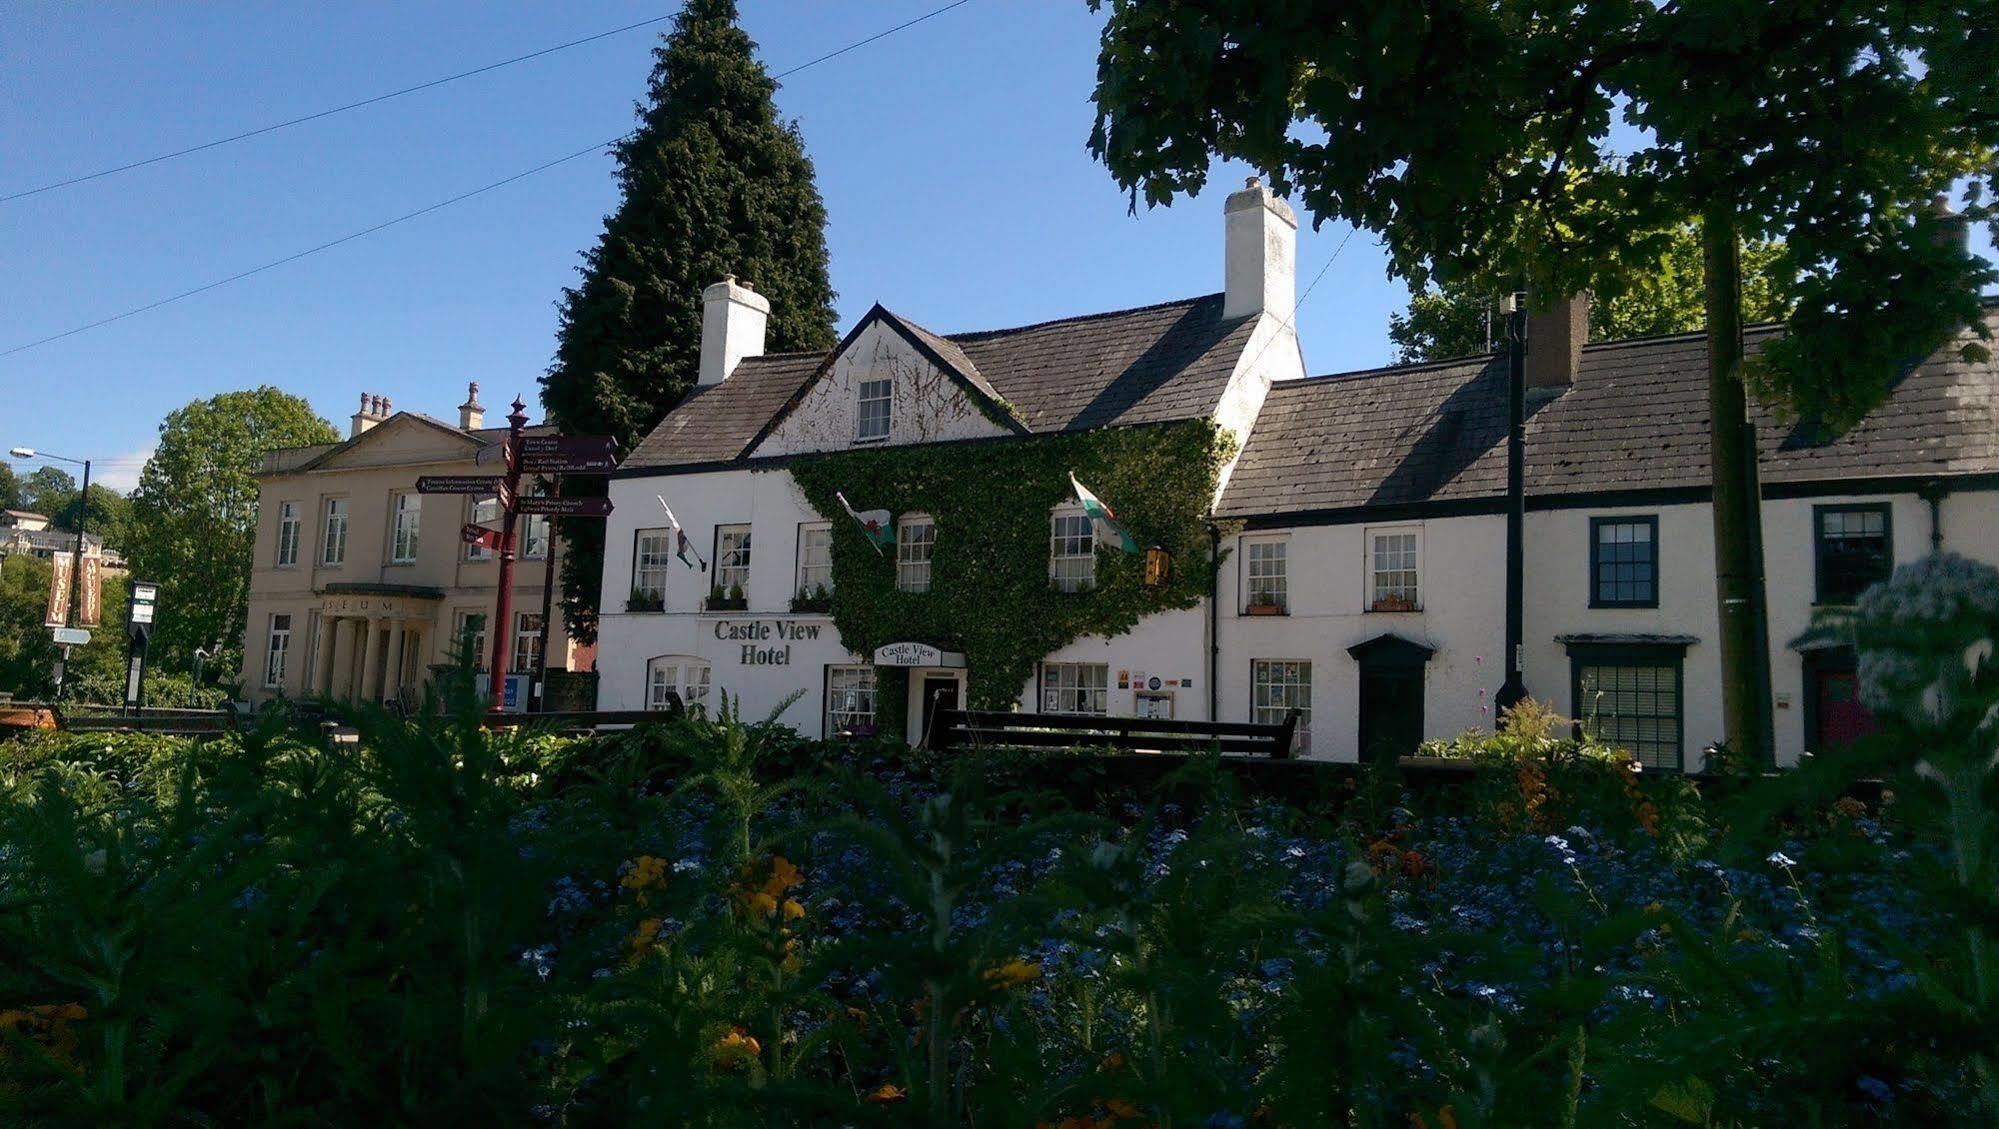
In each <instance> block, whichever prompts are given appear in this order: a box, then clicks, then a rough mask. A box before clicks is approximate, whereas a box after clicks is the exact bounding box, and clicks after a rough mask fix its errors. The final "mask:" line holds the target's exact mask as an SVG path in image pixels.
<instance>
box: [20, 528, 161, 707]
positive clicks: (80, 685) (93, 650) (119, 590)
mask: <svg viewBox="0 0 1999 1129" xmlns="http://www.w3.org/2000/svg"><path fill="white" fill-rule="evenodd" d="M51 567H52V566H51V565H50V564H49V562H48V561H45V560H42V559H40V558H39V557H33V556H29V555H28V554H26V553H16V554H14V555H12V556H9V557H7V558H6V559H5V563H0V690H5V691H8V692H10V693H12V694H13V695H15V696H16V697H18V698H22V699H39V700H46V699H47V698H49V697H51V696H52V695H53V694H54V692H55V682H54V673H55V663H56V660H57V659H58V658H59V657H60V656H61V653H62V648H60V647H58V646H56V644H55V640H54V639H53V638H51V637H50V635H49V629H48V628H47V627H44V626H43V619H44V617H45V615H46V613H47V611H48V603H49V572H50V569H51ZM102 576H103V579H102V582H101V584H100V587H99V593H100V601H101V603H100V607H101V611H102V617H101V618H102V621H103V622H102V623H101V624H100V625H99V626H97V627H93V628H91V629H90V643H89V645H87V646H83V647H72V648H70V657H69V666H68V668H67V670H66V674H65V677H66V678H67V679H69V681H70V697H71V698H73V699H75V700H78V701H100V702H103V701H123V700H124V697H125V695H124V685H125V679H124V672H125V602H126V594H127V592H128V590H129V589H128V582H127V580H126V578H125V577H123V576H120V575H118V574H116V573H110V572H107V573H104V574H102ZM105 684H109V685H112V686H115V687H117V690H116V691H115V694H114V696H112V697H108V698H102V697H96V696H95V695H96V694H97V693H98V692H99V690H98V689H97V687H99V686H101V685H105Z"/></svg>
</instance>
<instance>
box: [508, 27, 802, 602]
mask: <svg viewBox="0 0 1999 1129" xmlns="http://www.w3.org/2000/svg"><path fill="white" fill-rule="evenodd" d="M755 49H756V45H755V44H754V43H753V42H752V41H751V40H750V38H749V36H747V35H745V34H744V33H743V30H742V29H741V28H740V27H738V26H737V23H736V5H735V3H734V0H690V2H689V3H688V4H687V6H686V7H685V8H684V9H683V10H682V12H681V14H680V15H679V17H678V18H677V19H676V20H675V22H674V28H673V31H672V32H671V33H670V34H668V35H667V36H666V38H665V42H664V43H663V45H661V46H660V47H659V48H657V49H656V50H655V51H654V65H653V71H652V78H651V81H650V83H649V85H648V89H647V95H646V101H645V104H644V105H643V106H641V107H640V110H639V128H638V131H637V132H636V133H635V134H634V135H633V136H632V137H630V138H628V139H626V140H624V141H622V142H620V143H619V144H618V145H616V146H615V147H614V148H613V156H614V157H615V158H616V160H617V163H618V171H617V177H618V188H619V203H618V207H617V210H616V211H614V212H613V213H612V214H611V215H610V216H609V217H607V218H606V220H605V224H604V233H603V235H602V236H601V237H600V238H599V239H598V242H597V245H596V246H595V247H593V248H591V249H590V250H589V251H588V252H586V253H585V254H584V257H583V266H582V276H583V277H582V281H581V282H580V283H579V284H578V285H577V286H575V287H574V288H570V289H565V290H564V291H563V296H562V301H561V303H560V318H561V324H560V326H559V329H558V331H557V341H556V353H555V361H554V363H553V364H552V365H550V366H549V370H548V373H547V375H545V376H544V377H542V380H541V384H542V404H543V405H544V406H545V407H546V408H547V409H548V413H549V418H551V419H553V420H554V421H555V422H556V423H557V424H558V425H559V426H560V427H561V428H562V429H563V430H564V431H565V432H568V433H571V434H609V435H614V436H616V437H617V438H618V441H619V442H620V443H621V444H622V445H623V446H624V448H625V449H626V450H630V449H631V448H632V446H633V445H634V444H635V443H636V442H637V441H638V440H639V439H640V438H642V437H643V436H644V435H645V433H646V432H647V431H649V430H650V429H651V428H652V426H653V425H654V424H655V423H657V422H659V419H660V417H661V416H662V415H664V414H665V413H666V410H667V409H668V408H670V407H672V405H673V403H674V402H675V401H676V400H678V399H679V398H680V396H681V394H682V393H684V392H686V391H687V390H688V389H689V388H691V387H693V385H694V380H695V377H696V374H697V368H698V363H699V360H700V350H701V310H702V307H701V291H702V289H703V288H705V287H707V286H709V285H712V284H713V283H715V282H716V281H717V280H719V279H721V278H722V276H724V275H734V276H737V277H739V278H742V279H744V280H745V282H746V283H747V284H752V285H754V286H755V288H756V290H757V292H758V293H760V294H762V295H764V296H765V297H766V298H768V299H769V300H770V304H771V312H770V323H769V326H768V329H767V335H766V345H767V347H768V349H769V350H770V351H771V352H785V351H791V350H807V349H825V348H828V347H830V346H831V345H832V344H833V340H834V337H833V290H832V286H831V283H830V282H829V281H828V279H827V265H826V241H825V226H826V207H825V204H824V203H823V202H822V201H821V200H820V197H819V190H818V188H817V186H816V185H815V183H814V181H813V171H812V162H811V160H810V159H809V158H808V157H807V156H806V155H805V143H804V139H803V138H802V137H801V135H800V134H799V131H798V127H797V125H796V124H795V123H788V122H785V121H783V120H782V119H780V118H779V117H778V113H777V107H776V104H775V103H774V102H773V100H772V96H773V94H774V92H775V91H776V83H775V82H773V81H772V80H771V78H770V76H769V75H768V74H767V73H766V72H765V70H764V68H763V65H762V64H761V63H759V62H757V60H756V58H755V56H754V51H755ZM603 529H604V523H603V522H601V521H575V520H571V521H565V522H563V523H562V536H563V538H564V545H565V548H566V550H567V551H566V553H565V554H564V557H565V559H564V562H563V610H564V614H565V616H566V617H567V619H568V622H569V624H570V629H571V631H572V633H574V634H576V635H577V636H578V637H579V638H584V639H588V638H592V637H594V635H595V630H596V612H597V601H598V599H599V595H598V581H599V578H600V576H601V575H602V571H603V538H604V533H603Z"/></svg>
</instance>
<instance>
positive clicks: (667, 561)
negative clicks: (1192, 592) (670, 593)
mask: <svg viewBox="0 0 1999 1129" xmlns="http://www.w3.org/2000/svg"><path fill="white" fill-rule="evenodd" d="M635 537H636V541H635V542H634V544H633V549H632V601H633V602H634V603H637V604H641V605H645V606H649V607H659V608H664V607H665V606H666V573H667V569H668V568H669V567H670V566H671V565H672V563H673V530H671V529H641V530H639V531H638V533H637V534H635Z"/></svg>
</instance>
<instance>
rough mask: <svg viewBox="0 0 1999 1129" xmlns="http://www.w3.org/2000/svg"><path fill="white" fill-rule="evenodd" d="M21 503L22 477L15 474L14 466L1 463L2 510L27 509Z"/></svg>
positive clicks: (0, 489)
mask: <svg viewBox="0 0 1999 1129" xmlns="http://www.w3.org/2000/svg"><path fill="white" fill-rule="evenodd" d="M21 503H22V493H21V479H20V477H19V476H18V475H16V474H15V473H14V468H13V467H12V466H10V465H8V464H7V463H0V510H19V509H25V508H26V507H25V506H23V505H22V504H21Z"/></svg>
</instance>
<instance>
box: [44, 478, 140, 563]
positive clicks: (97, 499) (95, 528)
mask: <svg viewBox="0 0 1999 1129" xmlns="http://www.w3.org/2000/svg"><path fill="white" fill-rule="evenodd" d="M131 518H132V501H131V499H129V498H127V497H125V495H123V494H120V493H119V492H117V491H116V490H113V489H111V488H110V487H108V486H103V485H100V484H98V483H95V482H93V483H91V484H90V501H89V504H88V505H87V506H86V505H85V504H84V500H83V495H81V494H71V495H70V497H69V500H68V501H67V502H65V503H63V505H62V506H60V507H58V508H57V510H56V511H55V512H54V513H51V514H50V515H49V520H50V521H51V522H52V523H53V524H54V526H55V528H57V529H68V530H74V529H76V527H77V522H78V521H81V520H86V519H87V521H88V524H86V525H85V526H84V528H85V529H86V530H88V531H89V532H90V534H91V535H92V536H95V537H102V538H103V539H104V544H105V545H107V546H109V547H111V548H113V549H118V550H121V551H122V550H123V549H124V548H125V535H126V527H127V525H128V524H129V523H130V521H131Z"/></svg>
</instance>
